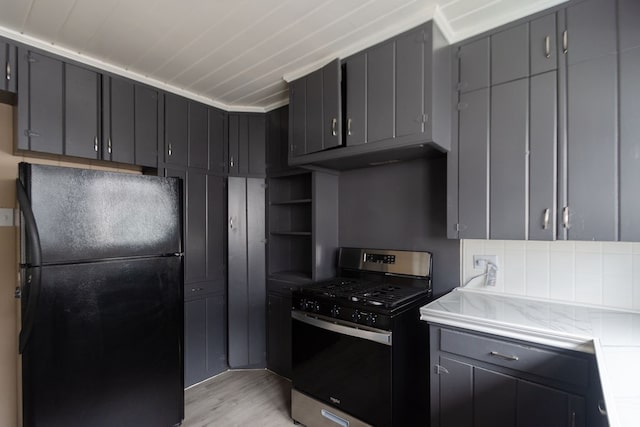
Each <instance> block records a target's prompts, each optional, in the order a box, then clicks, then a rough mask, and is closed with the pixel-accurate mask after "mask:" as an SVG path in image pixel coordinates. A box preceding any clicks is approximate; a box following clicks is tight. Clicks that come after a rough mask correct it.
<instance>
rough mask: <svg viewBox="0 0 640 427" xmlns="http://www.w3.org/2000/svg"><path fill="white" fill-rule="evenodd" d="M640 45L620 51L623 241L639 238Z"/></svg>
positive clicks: (621, 233)
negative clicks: (639, 79) (639, 77)
mask: <svg viewBox="0 0 640 427" xmlns="http://www.w3.org/2000/svg"><path fill="white" fill-rule="evenodd" d="M638 76H640V48H636V49H631V50H627V51H624V52H621V53H620V240H627V241H634V242H639V241H640V193H639V192H638V183H640V85H639V84H638Z"/></svg>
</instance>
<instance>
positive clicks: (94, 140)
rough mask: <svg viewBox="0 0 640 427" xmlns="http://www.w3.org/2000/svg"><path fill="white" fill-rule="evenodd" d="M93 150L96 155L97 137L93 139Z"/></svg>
mask: <svg viewBox="0 0 640 427" xmlns="http://www.w3.org/2000/svg"><path fill="white" fill-rule="evenodd" d="M93 149H94V151H95V152H96V153H97V152H98V137H97V136H96V137H95V138H94V139H93Z"/></svg>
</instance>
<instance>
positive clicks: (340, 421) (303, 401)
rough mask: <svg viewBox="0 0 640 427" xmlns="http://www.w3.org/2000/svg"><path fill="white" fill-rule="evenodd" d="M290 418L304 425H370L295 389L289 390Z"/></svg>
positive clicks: (341, 426) (352, 426)
mask: <svg viewBox="0 0 640 427" xmlns="http://www.w3.org/2000/svg"><path fill="white" fill-rule="evenodd" d="M291 418H293V419H294V420H295V421H296V422H299V423H301V424H303V425H305V426H314V427H337V426H340V427H371V424H367V423H365V422H362V421H360V420H359V419H357V418H355V417H352V416H351V415H349V414H346V413H344V412H342V411H340V410H338V409H335V408H333V407H331V406H329V405H327V404H325V403H322V402H320V401H318V400H315V399H312V398H311V397H309V396H307V395H306V394H303V393H300V392H299V391H297V390H295V389H293V390H291Z"/></svg>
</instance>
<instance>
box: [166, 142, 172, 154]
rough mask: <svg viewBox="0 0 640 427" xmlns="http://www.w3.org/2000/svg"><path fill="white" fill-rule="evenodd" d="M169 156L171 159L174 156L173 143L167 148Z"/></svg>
mask: <svg viewBox="0 0 640 427" xmlns="http://www.w3.org/2000/svg"><path fill="white" fill-rule="evenodd" d="M167 154H168V155H169V157H171V155H172V154H173V150H172V149H171V143H169V146H168V147H167Z"/></svg>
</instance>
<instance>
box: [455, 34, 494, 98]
mask: <svg viewBox="0 0 640 427" xmlns="http://www.w3.org/2000/svg"><path fill="white" fill-rule="evenodd" d="M458 58H459V59H460V75H459V78H458V89H459V90H460V92H470V91H473V90H476V89H481V88H485V87H488V86H489V37H485V38H482V39H479V40H476V41H474V42H471V43H468V44H465V45H463V46H460V47H459V48H458Z"/></svg>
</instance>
